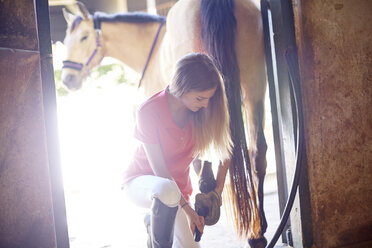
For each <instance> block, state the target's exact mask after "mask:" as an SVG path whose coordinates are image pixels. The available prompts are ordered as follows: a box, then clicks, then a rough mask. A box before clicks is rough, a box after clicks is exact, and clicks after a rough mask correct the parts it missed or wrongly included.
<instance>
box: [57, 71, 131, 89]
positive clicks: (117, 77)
mask: <svg viewBox="0 0 372 248" xmlns="http://www.w3.org/2000/svg"><path fill="white" fill-rule="evenodd" d="M61 75H62V70H55V71H54V80H55V86H56V91H57V94H58V96H65V95H68V94H69V90H68V89H67V87H66V86H65V85H64V84H63V82H62V79H61ZM91 77H92V78H93V79H94V80H96V81H103V80H100V79H103V78H104V79H105V80H104V81H106V82H107V79H106V78H108V79H109V81H111V82H115V83H116V84H123V83H129V84H130V85H134V83H133V82H128V80H127V78H126V75H125V70H124V66H123V65H120V64H108V65H100V66H98V67H97V68H96V69H95V70H93V71H92V72H91ZM96 88H99V89H102V88H104V83H102V84H98V85H96Z"/></svg>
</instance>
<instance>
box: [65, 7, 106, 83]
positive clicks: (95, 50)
mask: <svg viewBox="0 0 372 248" xmlns="http://www.w3.org/2000/svg"><path fill="white" fill-rule="evenodd" d="M76 4H77V7H78V8H77V9H78V13H77V14H71V13H69V12H67V11H66V9H63V15H64V17H65V19H66V22H67V30H66V36H65V39H64V44H65V46H66V49H67V59H66V60H65V61H63V68H62V81H63V83H64V84H65V85H66V86H67V87H68V88H69V89H70V90H77V89H79V88H81V86H82V82H83V80H84V79H85V78H86V77H87V76H88V74H89V71H90V70H91V69H92V68H94V67H95V66H97V65H98V64H99V63H100V62H101V60H102V58H103V56H102V54H101V52H102V51H101V46H100V37H99V31H97V30H95V29H94V24H93V18H92V16H91V15H90V14H89V12H88V10H87V8H86V7H85V6H84V4H82V3H80V2H76Z"/></svg>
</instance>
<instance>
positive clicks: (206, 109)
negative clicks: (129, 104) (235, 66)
mask: <svg viewBox="0 0 372 248" xmlns="http://www.w3.org/2000/svg"><path fill="white" fill-rule="evenodd" d="M175 69H176V70H175V74H174V76H173V79H172V81H171V84H170V85H169V86H168V87H167V88H166V89H165V90H163V91H161V92H159V93H157V94H155V95H154V96H152V97H151V98H149V99H148V100H147V101H145V102H144V103H143V104H142V105H141V106H140V107H139V109H138V113H137V125H136V129H135V137H136V138H137V139H138V140H139V141H141V145H140V146H139V148H138V149H137V151H136V152H135V155H134V158H133V160H132V162H131V164H130V165H129V167H128V169H127V170H126V172H125V176H124V190H125V192H126V194H127V196H128V197H129V199H130V200H131V201H133V202H134V203H135V204H136V205H138V206H141V207H145V208H151V240H152V241H151V243H152V244H151V245H152V246H151V247H153V248H160V247H161V248H168V247H169V248H170V247H172V245H173V247H187V248H192V247H199V246H198V243H196V242H195V241H194V239H193V234H194V232H195V227H197V228H198V229H199V231H200V232H201V233H203V229H204V219H203V217H201V216H199V215H198V214H197V213H196V212H195V210H194V209H193V208H192V207H191V205H190V204H189V200H190V195H191V193H192V186H191V181H190V177H189V170H190V163H191V162H192V161H193V160H194V159H195V158H196V157H197V156H199V157H203V156H206V155H207V154H209V153H210V152H213V154H216V155H217V156H218V158H219V160H220V161H221V163H220V165H219V168H218V173H217V186H216V189H215V191H216V192H217V194H218V195H219V198H220V199H221V194H222V190H223V186H224V182H225V177H226V173H227V169H228V166H229V160H228V159H229V158H230V152H231V146H232V142H231V138H230V128H229V114H228V108H227V100H226V96H225V90H224V85H223V81H222V78H221V75H220V73H219V71H218V70H217V68H216V66H215V65H214V64H213V62H212V59H211V58H210V57H209V56H208V55H206V54H203V53H192V54H188V55H186V56H184V57H183V58H181V59H180V60H179V61H178V62H177V64H176V68H175ZM173 240H174V243H173ZM149 245H150V244H149Z"/></svg>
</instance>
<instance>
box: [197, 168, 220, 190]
mask: <svg viewBox="0 0 372 248" xmlns="http://www.w3.org/2000/svg"><path fill="white" fill-rule="evenodd" d="M216 186H217V182H216V180H215V178H214V174H213V170H212V163H211V162H208V161H204V164H203V167H202V169H201V173H200V178H199V190H200V192H202V193H205V194H206V193H208V192H211V191H212V190H214V189H215V188H216Z"/></svg>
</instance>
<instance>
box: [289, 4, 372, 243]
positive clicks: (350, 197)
mask: <svg viewBox="0 0 372 248" xmlns="http://www.w3.org/2000/svg"><path fill="white" fill-rule="evenodd" d="M292 3H293V8H294V13H295V27H296V39H297V45H298V49H299V50H298V54H299V66H300V76H301V88H302V94H303V96H302V98H303V108H304V119H305V120H304V121H305V136H306V149H307V151H306V152H307V163H308V174H309V186H310V201H311V209H312V210H311V215H312V216H311V219H312V225H313V235H314V237H313V238H314V240H313V241H314V246H313V247H318V248H327V247H359V248H360V247H372V74H371V68H372V28H371V23H372V15H371V13H372V2H371V1H368V0H354V1H347V0H330V1H323V0H312V1H307V0H306V1H305V0H303V1H301V0H293V1H292Z"/></svg>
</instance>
